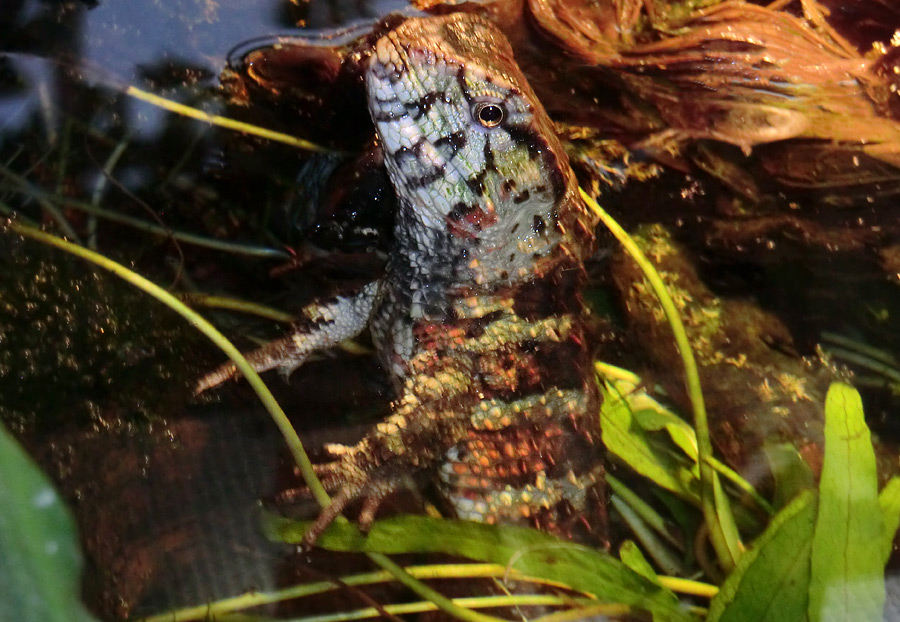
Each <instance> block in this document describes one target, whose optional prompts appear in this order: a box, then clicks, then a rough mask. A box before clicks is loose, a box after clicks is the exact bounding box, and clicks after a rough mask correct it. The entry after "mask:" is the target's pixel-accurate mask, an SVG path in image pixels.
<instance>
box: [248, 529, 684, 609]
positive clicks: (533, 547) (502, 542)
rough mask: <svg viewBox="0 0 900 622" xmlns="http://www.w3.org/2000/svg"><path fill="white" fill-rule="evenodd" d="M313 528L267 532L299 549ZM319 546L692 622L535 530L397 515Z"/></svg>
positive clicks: (657, 593)
mask: <svg viewBox="0 0 900 622" xmlns="http://www.w3.org/2000/svg"><path fill="white" fill-rule="evenodd" d="M308 525H309V523H307V522H298V521H292V520H289V519H284V518H279V517H272V516H269V517H267V519H266V525H265V527H266V532H267V533H268V535H269V537H270V538H271V539H273V540H276V541H278V542H288V543H299V542H300V541H301V540H302V537H303V533H304V532H305V530H306V528H307V527H308ZM316 544H317V546H321V547H322V548H324V549H328V550H332V551H354V552H366V553H385V554H391V555H393V554H401V553H444V554H448V555H459V556H462V557H467V558H469V559H473V560H477V561H483V562H491V563H495V564H501V565H504V566H509V567H510V568H514V569H516V570H519V571H520V572H522V573H524V574H527V575H531V576H536V577H543V578H546V579H551V580H554V581H558V582H561V583H564V584H565V585H568V586H570V587H571V588H572V589H574V590H578V591H583V592H588V593H590V594H594V595H595V596H597V598H598V599H600V600H601V601H603V602H609V603H620V604H624V605H628V606H631V607H635V608H638V609H644V610H647V611H651V612H652V613H653V614H654V618H655V619H657V620H672V621H685V622H687V621H689V620H693V618H691V616H689V615H688V614H687V613H686V612H685V611H684V610H683V609H682V608H681V607H680V605H679V604H678V599H677V598H676V597H675V595H674V594H673V593H672V592H670V591H668V590H666V589H665V588H662V587H660V586H659V585H654V584H653V582H651V581H648V580H647V579H646V578H644V577H642V576H641V575H639V574H637V573H635V572H633V571H632V570H630V569H629V568H628V567H627V566H625V565H624V564H623V563H622V562H620V561H619V560H617V559H615V558H613V557H611V556H610V555H607V554H605V553H601V552H599V551H596V550H594V549H591V548H588V547H585V546H580V545H577V544H573V543H571V542H565V541H563V540H559V539H557V538H554V537H553V536H551V535H549V534H546V533H543V532H540V531H537V530H535V529H527V528H524V527H511V526H497V525H484V524H480V523H472V522H468V521H460V520H443V519H435V518H429V517H425V516H397V517H393V518H388V519H385V520H382V521H378V522H376V523H375V524H374V525H372V529H371V530H370V531H369V533H368V534H366V535H363V534H362V533H360V532H359V530H358V529H357V528H356V527H354V526H353V525H350V524H348V523H345V522H342V523H334V524H333V525H332V526H331V527H329V529H328V530H327V531H326V532H325V533H324V534H322V536H321V537H320V538H319V540H318V541H317V543H316Z"/></svg>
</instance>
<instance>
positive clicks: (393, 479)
mask: <svg viewBox="0 0 900 622" xmlns="http://www.w3.org/2000/svg"><path fill="white" fill-rule="evenodd" d="M315 469H316V474H317V475H318V476H319V477H320V479H321V481H322V485H323V486H324V487H325V490H326V491H328V492H329V493H332V494H333V496H332V498H331V504H330V505H329V506H328V507H326V508H324V509H323V510H322V511H321V512H319V515H318V516H317V517H316V519H315V521H313V523H312V525H310V527H309V528H308V529H307V530H306V532H305V533H304V535H303V540H302V545H303V546H304V547H306V548H312V547H313V546H314V545H315V543H316V541H317V540H318V539H319V537H320V536H321V535H322V534H323V533H324V532H325V530H326V529H328V527H329V526H330V525H331V523H333V522H334V521H335V520H336V519H337V518H338V517H339V516H340V515H341V514H342V513H343V512H344V510H346V509H347V507H348V506H349V505H350V504H352V503H354V502H355V501H361V503H362V506H361V508H360V511H359V514H358V516H357V519H356V525H357V527H359V529H360V531H362V532H364V533H365V532H368V531H369V529H370V528H371V526H372V523H373V522H375V516H376V514H377V513H378V509H379V508H380V507H381V504H382V503H383V502H384V500H385V499H387V498H388V497H389V496H390V495H391V494H393V493H394V492H396V491H398V490H400V489H403V488H408V489H413V490H414V489H415V487H414V485H413V482H412V481H411V480H410V479H409V478H408V477H405V476H403V475H396V474H393V473H392V474H391V475H390V476H389V475H388V474H387V473H374V474H366V473H364V472H362V471H361V470H360V469H358V468H357V467H356V466H355V465H352V464H347V463H346V462H344V461H342V460H338V461H336V462H331V463H327V464H321V465H315ZM309 496H310V493H309V490H308V489H306V488H303V489H292V490H289V491H285V492H284V493H281V494H280V495H279V496H278V498H277V501H278V502H282V503H283V502H292V501H293V502H296V501H297V500H299V499H300V498H301V497H303V498H309Z"/></svg>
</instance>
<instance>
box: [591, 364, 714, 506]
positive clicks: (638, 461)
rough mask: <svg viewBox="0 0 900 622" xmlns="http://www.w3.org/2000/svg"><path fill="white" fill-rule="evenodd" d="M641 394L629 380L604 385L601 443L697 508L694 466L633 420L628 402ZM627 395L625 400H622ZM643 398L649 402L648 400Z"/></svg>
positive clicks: (644, 474) (665, 442)
mask: <svg viewBox="0 0 900 622" xmlns="http://www.w3.org/2000/svg"><path fill="white" fill-rule="evenodd" d="M642 393H643V392H642V391H634V387H633V386H631V384H630V383H629V382H628V381H623V380H618V381H616V382H615V383H614V384H613V383H609V382H607V383H604V386H603V405H602V406H601V408H600V429H601V430H602V433H603V444H604V445H605V446H606V448H607V449H608V450H609V451H610V452H611V453H613V454H614V455H615V456H617V457H618V458H619V459H620V460H622V461H623V462H624V463H625V464H627V465H628V466H629V467H631V468H632V469H634V470H635V471H637V472H638V473H640V474H641V475H643V476H644V477H646V478H648V479H650V480H651V481H653V482H654V483H655V484H656V485H657V486H660V487H661V488H665V489H666V490H669V491H671V492H674V493H675V494H677V495H679V496H681V497H683V498H685V499H687V500H688V501H690V502H691V503H693V504H694V505H699V504H700V492H699V484H700V482H699V479H698V472H697V465H696V463H692V462H691V461H690V460H688V459H687V458H683V457H680V456H678V455H677V454H676V453H674V452H673V447H672V444H671V443H669V442H667V441H666V440H665V438H664V437H661V436H660V435H657V434H654V433H653V432H648V431H647V430H645V429H644V428H642V427H641V426H640V425H638V423H637V421H636V420H635V415H634V411H633V409H632V405H631V403H632V401H633V400H634V399H635V397H636V395H641V394H642ZM626 395H627V399H626V398H625V397H623V396H626ZM646 399H647V400H650V401H652V400H651V398H649V397H647V398H646ZM646 405H647V402H644V406H645V408H646ZM659 408H662V407H659Z"/></svg>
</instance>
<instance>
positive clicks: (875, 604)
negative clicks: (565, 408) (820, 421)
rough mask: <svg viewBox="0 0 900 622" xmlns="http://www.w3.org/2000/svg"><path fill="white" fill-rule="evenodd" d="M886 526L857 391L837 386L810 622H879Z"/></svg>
mask: <svg viewBox="0 0 900 622" xmlns="http://www.w3.org/2000/svg"><path fill="white" fill-rule="evenodd" d="M883 542H884V521H883V518H882V510H881V507H880V506H879V504H878V482H877V477H876V468H875V452H874V451H873V449H872V441H871V438H870V435H869V428H868V427H867V426H866V422H865V419H864V418H863V408H862V400H861V399H860V397H859V393H857V392H856V390H855V389H853V387H851V386H849V385H846V384H842V383H834V384H832V385H831V387H830V388H829V389H828V395H827V396H826V397H825V456H824V460H823V463H822V477H821V480H820V482H819V510H818V515H817V517H816V530H815V536H814V537H813V548H812V569H811V576H810V592H809V618H810V620H811V621H812V622H819V621H831V620H835V621H837V620H841V621H844V620H854V621H857V620H858V621H859V622H880V621H881V619H882V610H883V608H884V600H885V591H884V577H883V572H884V564H883V562H882V560H883Z"/></svg>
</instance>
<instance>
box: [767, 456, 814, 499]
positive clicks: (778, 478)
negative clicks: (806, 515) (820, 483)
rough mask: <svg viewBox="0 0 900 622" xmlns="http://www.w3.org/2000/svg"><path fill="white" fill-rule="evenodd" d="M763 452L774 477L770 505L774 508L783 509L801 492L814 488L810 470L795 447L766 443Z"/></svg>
mask: <svg viewBox="0 0 900 622" xmlns="http://www.w3.org/2000/svg"><path fill="white" fill-rule="evenodd" d="M763 451H764V452H765V454H766V460H767V461H768V463H769V469H771V471H772V475H773V476H774V477H775V498H774V499H773V501H772V504H773V505H774V506H775V507H776V508H783V507H784V506H786V505H787V504H788V503H789V502H790V501H791V499H793V498H794V497H796V496H797V495H799V494H800V493H801V492H803V491H804V490H811V489H812V488H813V487H814V486H815V479H814V477H813V473H812V470H811V469H810V468H809V465H808V464H807V463H806V461H805V460H804V459H803V457H802V456H801V455H800V452H798V451H797V448H796V447H794V446H793V445H791V444H790V443H766V444H765V445H764V446H763Z"/></svg>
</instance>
